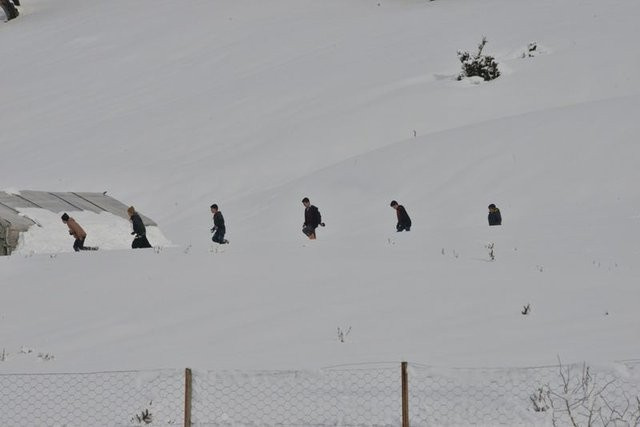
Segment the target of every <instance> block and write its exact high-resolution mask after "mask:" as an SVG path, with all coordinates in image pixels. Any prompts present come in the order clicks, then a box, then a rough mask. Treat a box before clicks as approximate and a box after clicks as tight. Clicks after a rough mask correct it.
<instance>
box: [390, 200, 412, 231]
mask: <svg viewBox="0 0 640 427" xmlns="http://www.w3.org/2000/svg"><path fill="white" fill-rule="evenodd" d="M389 206H391V207H392V208H394V209H395V210H396V215H397V216H398V223H397V224H396V231H398V232H400V231H409V230H411V218H409V214H408V213H407V210H406V209H405V208H404V206H402V205H399V204H398V202H396V201H395V200H392V201H391V204H390V205H389Z"/></svg>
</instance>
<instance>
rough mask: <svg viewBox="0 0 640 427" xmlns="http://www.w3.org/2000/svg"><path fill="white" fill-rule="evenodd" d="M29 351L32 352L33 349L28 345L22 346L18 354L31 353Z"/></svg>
mask: <svg viewBox="0 0 640 427" xmlns="http://www.w3.org/2000/svg"><path fill="white" fill-rule="evenodd" d="M31 353H33V349H31V348H29V347H25V346H22V347H21V348H20V354H31Z"/></svg>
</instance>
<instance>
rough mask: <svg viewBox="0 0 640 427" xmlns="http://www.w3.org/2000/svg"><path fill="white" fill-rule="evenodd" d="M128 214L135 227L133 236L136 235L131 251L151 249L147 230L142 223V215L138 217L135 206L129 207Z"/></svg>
mask: <svg viewBox="0 0 640 427" xmlns="http://www.w3.org/2000/svg"><path fill="white" fill-rule="evenodd" d="M127 213H128V214H129V219H130V220H131V224H132V225H133V231H132V232H131V234H132V235H135V237H134V238H133V242H131V249H138V248H150V247H151V243H149V240H148V239H147V229H146V227H145V226H144V223H143V222H142V218H140V215H138V212H136V209H135V208H134V207H133V206H129V209H127Z"/></svg>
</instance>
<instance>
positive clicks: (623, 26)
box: [0, 0, 640, 371]
mask: <svg viewBox="0 0 640 427" xmlns="http://www.w3.org/2000/svg"><path fill="white" fill-rule="evenodd" d="M26 3H27V4H25V5H24V7H23V13H22V15H21V17H20V19H19V20H15V21H12V22H11V23H7V24H3V25H0V56H1V58H2V62H1V63H0V75H1V76H2V79H1V80H0V95H1V97H0V117H1V118H2V123H3V128H2V132H1V133H0V146H1V147H2V153H3V154H2V158H0V186H1V187H6V188H25V189H27V188H29V189H36V190H56V191H103V190H108V191H109V192H110V194H113V195H114V196H115V197H117V198H118V199H120V200H123V201H124V202H125V203H129V204H134V205H135V206H136V207H137V208H138V209H140V210H141V211H143V212H145V213H148V214H149V216H151V217H153V218H154V219H155V220H156V221H157V222H158V223H159V226H160V228H161V229H162V231H163V232H164V233H165V234H166V235H167V237H168V239H169V240H171V241H172V242H173V243H175V244H176V245H177V247H170V248H164V249H163V248H160V249H157V250H155V251H152V250H149V251H136V252H132V251H130V250H114V251H100V252H98V253H90V254H85V253H83V254H71V253H64V254H58V255H57V256H52V255H50V254H49V253H50V252H51V251H52V250H51V248H50V247H49V248H45V247H34V249H32V250H35V251H36V252H43V254H36V255H33V256H26V257H25V256H22V255H17V256H12V257H7V258H2V259H0V283H1V285H0V292H1V293H2V298H0V319H1V320H0V347H2V348H6V349H7V350H8V352H9V353H10V354H11V355H12V356H11V357H9V358H8V360H7V361H6V362H4V363H1V364H0V369H2V370H3V371H33V370H44V371H51V370H65V369H122V368H148V367H161V366H166V367H176V366H177V367H181V366H186V365H191V366H201V367H205V368H215V367H228V368H238V369H242V368H273V367H277V368H283V369H285V368H298V367H314V366H324V365H330V364H333V363H350V362H365V361H387V360H399V359H409V360H413V361H419V362H423V363H429V364H436V365H438V364H439V365H448V366H451V365H468V366H479V365H491V366H501V365H525V364H545V363H550V362H553V361H555V359H556V356H557V355H558V354H560V355H561V356H562V357H563V358H564V359H565V360H568V361H575V360H583V359H588V360H598V361H611V360H617V359H625V358H632V357H637V356H638V354H639V353H640V343H639V342H638V340H637V339H636V338H637V337H636V336H637V330H638V326H640V316H639V315H638V314H637V310H636V308H635V305H636V302H635V301H636V300H637V295H638V291H637V289H636V287H637V283H638V280H637V279H638V274H639V270H638V268H637V267H636V263H635V260H636V259H637V257H638V255H639V254H640V250H639V248H638V244H637V239H636V238H635V237H636V236H637V235H638V231H639V221H640V213H639V212H638V204H639V202H640V197H639V196H640V191H639V190H638V188H637V186H636V185H634V184H635V182H636V181H637V180H638V176H639V173H638V171H637V166H636V163H637V159H638V158H639V155H640V146H639V145H638V143H637V141H636V139H637V135H638V131H639V130H640V129H639V128H640V124H638V121H637V118H636V116H637V111H638V110H639V107H640V96H639V94H640V81H639V80H638V79H637V77H636V76H635V70H637V68H638V65H640V56H638V55H637V53H636V52H637V49H636V46H635V44H636V42H637V39H638V35H639V31H638V29H637V25H636V22H635V21H636V17H637V16H638V13H640V5H638V4H636V3H634V2H629V1H623V0H613V1H610V2H601V1H600V2H598V1H584V0H567V1H563V2H556V1H553V0H541V1H537V2H534V3H531V2H526V1H521V0H487V1H472V0H462V1H445V0H442V1H434V2H424V1H382V2H377V1H364V0H354V1H349V2H343V1H338V0H324V1H307V0H278V1H274V2H268V4H266V3H265V4H262V3H256V2H249V1H237V0H233V1H231V0H220V1H216V2H184V3H181V4H180V7H179V8H177V7H176V3H175V2H169V1H165V0H154V1H151V0H139V1H136V2H129V3H126V4H123V3H120V2H101V1H97V0H95V1H94V0H66V1H64V2H53V1H51V0H33V1H29V2H26ZM482 35H486V36H487V38H488V40H489V44H488V45H487V47H486V52H487V53H490V54H493V55H494V56H496V59H497V61H498V62H499V63H500V67H501V70H502V72H503V75H502V76H501V77H500V78H499V79H497V80H495V81H493V82H488V83H482V84H479V85H476V84H473V83H472V82H469V81H462V82H458V81H456V80H455V76H456V75H457V73H458V71H459V62H458V60H457V57H456V51H457V50H458V49H466V50H473V49H475V46H476V45H477V43H478V42H479V41H480V39H481V37H482ZM532 41H536V42H537V43H538V45H539V46H540V50H541V53H540V54H539V55H538V56H536V57H533V58H522V57H521V56H522V53H523V52H524V51H525V49H526V46H527V44H528V43H529V42H532ZM303 196H308V197H310V198H311V200H312V202H313V203H315V204H317V205H318V207H319V208H320V210H321V212H322V213H323V218H324V220H325V222H326V223H327V227H326V228H322V229H320V230H319V232H318V235H319V239H318V240H317V241H315V242H309V241H307V240H305V238H304V236H303V235H302V234H301V233H300V228H301V223H302V219H303V211H302V209H303V208H302V205H301V204H300V200H301V199H302V197H303ZM391 199H396V200H398V201H399V202H400V203H403V204H404V205H405V206H406V207H407V210H408V211H409V214H410V215H411V217H412V219H413V220H414V227H413V229H412V231H411V232H410V233H403V234H400V235H399V234H396V233H395V232H394V225H395V216H394V211H393V210H392V209H391V208H390V207H389V202H390V200H391ZM214 202H216V203H218V204H219V205H220V207H221V210H222V211H223V213H224V215H225V218H226V221H227V226H228V238H229V239H230V240H231V241H232V244H231V245H229V246H225V247H212V246H211V243H210V241H209V236H210V235H209V233H208V229H209V228H210V226H211V218H210V216H211V215H210V213H209V205H210V204H211V203H214ZM492 202H493V203H496V204H497V205H498V206H499V207H500V208H501V209H502V213H503V218H504V225H503V226H502V227H500V228H496V227H493V228H489V227H487V225H486V206H487V205H488V204H489V203H492ZM52 224H53V222H52ZM59 226H60V227H61V228H62V227H63V225H62V224H59ZM63 231H64V229H63ZM87 231H88V232H89V234H90V235H91V230H87ZM114 232H117V233H121V232H122V233H125V232H126V231H125V230H124V228H123V230H122V231H119V230H116V229H114ZM51 233H52V234H51V239H60V238H62V236H60V231H59V230H56V231H55V232H54V231H52V232H51ZM64 237H65V238H66V239H68V237H67V236H66V235H65V236H64ZM128 237H129V236H128V235H124V238H125V239H126V238H128ZM489 242H492V243H494V244H495V254H496V255H495V260H494V261H493V262H491V261H490V259H489V256H488V250H487V249H486V248H485V246H486V245H487V244H488V243H489ZM95 243H96V244H98V245H100V242H95ZM152 243H155V244H157V245H161V244H162V243H161V242H152ZM57 244H58V243H56V245H57ZM64 244H67V245H70V244H71V242H70V241H68V240H67V241H65V242H64ZM121 246H122V245H120V246H118V247H121ZM56 247H57V246H56ZM54 252H57V251H54ZM23 254H27V255H30V254H31V250H29V251H26V252H23ZM525 304H531V307H532V313H531V315H529V316H526V317H525V316H522V315H521V314H520V310H521V309H522V306H523V305H525ZM337 327H341V328H343V329H344V328H348V327H351V328H352V331H351V333H350V335H349V337H348V339H347V342H346V343H340V342H338V340H337V339H336V328H337ZM21 346H28V347H30V348H35V349H36V350H38V351H50V352H52V353H53V354H55V356H56V358H55V360H54V361H53V362H50V363H48V364H36V363H35V362H34V360H33V358H29V357H26V356H21V355H20V354H19V353H18V350H19V349H20V348H21Z"/></svg>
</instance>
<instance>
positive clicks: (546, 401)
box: [409, 362, 640, 427]
mask: <svg viewBox="0 0 640 427" xmlns="http://www.w3.org/2000/svg"><path fill="white" fill-rule="evenodd" d="M409 378H410V380H409V384H410V385H409V389H410V399H409V406H410V414H411V415H410V423H411V425H412V426H498V425H501V426H574V425H577V426H590V427H595V426H618V427H619V426H640V400H638V397H639V396H640V362H622V363H617V364H615V365H610V366H598V367H593V366H592V367H589V366H587V365H585V364H572V365H566V366H562V365H560V364H559V365H557V366H546V367H535V368H498V369H448V368H434V367H428V366H424V365H419V364H412V365H410V371H409Z"/></svg>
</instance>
